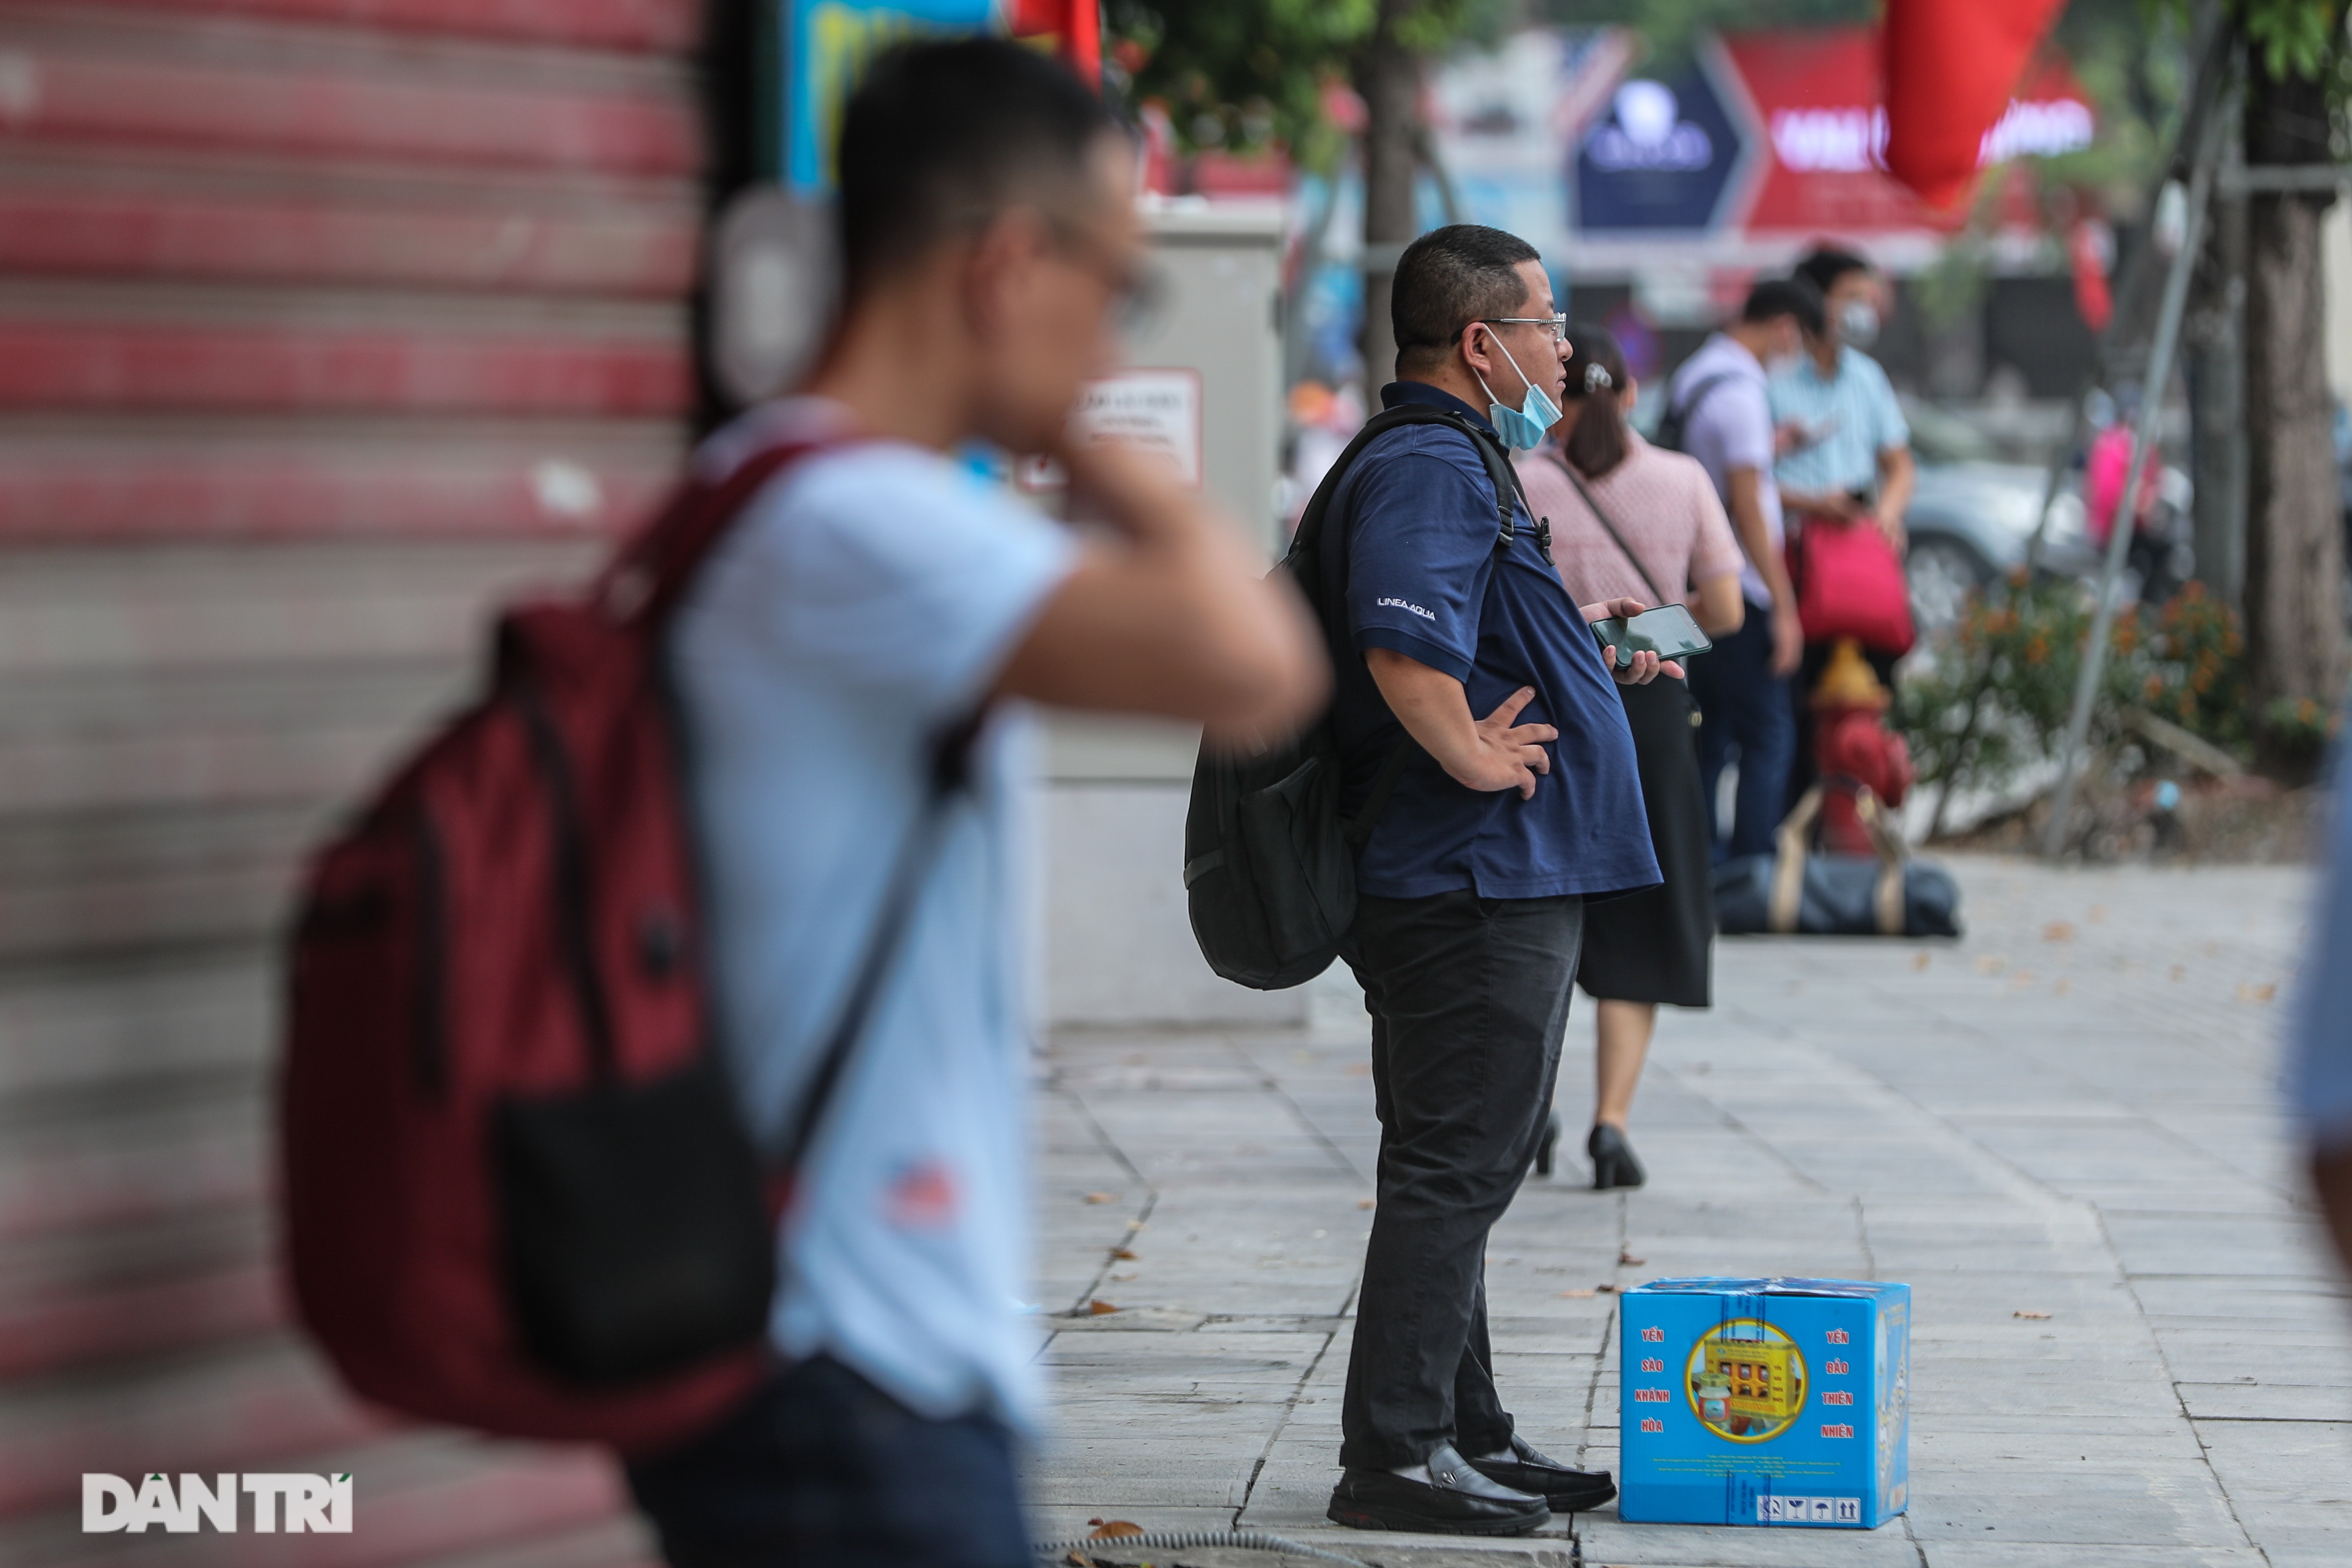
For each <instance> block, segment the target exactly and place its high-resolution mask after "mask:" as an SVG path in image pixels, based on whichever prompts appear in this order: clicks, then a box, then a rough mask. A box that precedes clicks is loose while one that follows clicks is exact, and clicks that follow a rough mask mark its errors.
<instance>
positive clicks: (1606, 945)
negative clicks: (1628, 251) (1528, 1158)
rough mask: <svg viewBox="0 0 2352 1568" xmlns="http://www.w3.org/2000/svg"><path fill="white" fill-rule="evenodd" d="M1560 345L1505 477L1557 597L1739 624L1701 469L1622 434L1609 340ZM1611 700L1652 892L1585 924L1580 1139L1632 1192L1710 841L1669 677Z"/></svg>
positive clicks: (1691, 950)
mask: <svg viewBox="0 0 2352 1568" xmlns="http://www.w3.org/2000/svg"><path fill="white" fill-rule="evenodd" d="M1569 340H1570V342H1571V343H1573V344H1574V345H1575V349H1574V352H1573V355H1572V357H1571V358H1570V360H1569V362H1568V390H1567V392H1566V394H1565V395H1564V396H1563V397H1562V398H1561V400H1560V402H1561V406H1562V409H1563V413H1562V415H1561V418H1560V421H1559V423H1558V424H1556V425H1554V426H1552V430H1551V439H1550V440H1549V441H1548V442H1547V443H1546V444H1544V445H1543V446H1541V447H1539V448H1538V449H1537V450H1536V451H1534V452H1528V453H1522V454H1520V455H1519V457H1518V467H1519V477H1520V481H1521V482H1522V483H1523V484H1524V485H1525V486H1527V492H1528V507H1530V508H1531V509H1532V510H1533V511H1534V512H1535V514H1536V516H1538V517H1548V518H1549V520H1550V523H1551V538H1552V558H1553V559H1554V561H1555V562H1556V563H1557V564H1558V566H1559V574H1560V578H1561V580H1562V581H1564V582H1565V583H1566V584H1567V586H1568V591H1569V594H1570V597H1571V598H1572V599H1573V600H1574V601H1576V602H1577V603H1580V604H1589V603H1591V602H1592V601H1594V600H1596V599H1615V598H1630V599H1638V600H1640V601H1642V602H1643V603H1644V604H1660V603H1664V602H1666V601H1675V600H1679V601H1687V602H1688V603H1689V605H1690V608H1691V613H1692V614H1693V615H1694V616H1695V617H1696V619H1697V621H1698V623H1699V625H1700V627H1701V628H1702V629H1703V630H1704V631H1706V633H1707V635H1709V636H1710V637H1720V636H1723V635H1725V634H1727V633H1728V632H1735V631H1737V630H1738V628H1739V623H1740V620H1741V618H1742V616H1743V615H1744V614H1745V607H1744V606H1743V605H1742V603H1741V601H1740V596H1739V564H1740V554H1739V544H1738V540H1737V538H1734V537H1733V535H1732V532H1731V522H1730V519H1729V518H1727V517H1725V516H1724V512H1723V503H1722V502H1721V501H1720V500H1718V499H1717V497H1716V493H1715V485H1714V483H1713V481H1711V480H1710V479H1708V477H1707V474H1706V469H1705V468H1703V467H1701V466H1700V465H1699V464H1698V461H1697V460H1696V458H1691V457H1685V456H1684V455H1681V454H1680V453H1675V452H1667V451H1664V450H1661V449H1660V448H1658V447H1655V446H1653V445H1651V444H1649V443H1648V442H1646V441H1644V440H1643V439H1642V437H1641V436H1640V435H1639V434H1636V433H1635V432H1634V431H1633V428H1632V426H1630V425H1629V424H1628V423H1626V418H1625V416H1626V414H1627V413H1629V412H1630V411H1631V410H1632V408H1633V398H1634V391H1635V389H1634V385H1633V377H1632V376H1630V375H1628V374H1627V373H1626V370H1625V356H1624V354H1623V352H1622V350H1620V349H1619V348H1618V346H1617V340H1615V339H1614V338H1612V337H1611V336H1610V335H1609V333H1608V332H1606V331H1604V330H1603V329H1601V328H1599V327H1591V326H1579V327H1574V328H1571V329H1570V330H1569ZM1696 657H1699V658H1702V659H1703V658H1705V657H1706V654H1704V653H1701V654H1698V655H1696ZM1617 695H1618V696H1619V697H1620V698H1621V699H1622V701H1623V702H1624V704H1625V720H1626V723H1627V724H1628V725H1629V726H1630V727H1632V729H1633V749H1634V754H1635V759H1636V762H1637V764H1638V766H1639V767H1640V769H1641V778H1642V798H1643V804H1644V806H1645V807H1646V808H1647V810H1648V812H1649V818H1650V838H1651V841H1652V843H1653V845H1654V848H1655V849H1656V852H1657V856H1658V869H1659V872H1660V873H1662V874H1663V875H1664V879H1665V880H1664V883H1663V884H1662V885H1660V886H1657V887H1654V888H1651V889H1649V890H1648V891H1646V892H1643V893H1637V894H1631V895H1629V896H1627V897H1624V898H1621V899H1615V900H1612V901H1611V902H1610V904H1608V905H1607V906H1606V907H1605V908H1604V909H1602V910H1600V911H1597V912H1596V917H1595V918H1594V919H1593V920H1591V922H1589V923H1588V924H1587V925H1586V926H1585V935H1584V951H1583V956H1582V957H1581V958H1580V960H1579V962H1578V966H1577V975H1576V978H1577V984H1579V985H1580V986H1581V987H1583V988H1584V990H1585V992H1586V994H1587V995H1589V996H1591V997H1592V998H1594V999H1595V1000H1596V1001H1597V1002H1598V1004H1599V1007H1598V1011H1599V1014H1600V1022H1599V1024H1598V1026H1597V1038H1596V1041H1595V1049H1594V1096H1593V1109H1592V1131H1591V1134H1590V1135H1589V1136H1588V1137H1587V1138H1586V1140H1585V1152H1586V1153H1587V1154H1588V1155H1590V1156H1591V1160H1592V1185H1593V1186H1596V1187H1614V1186H1641V1185H1642V1181H1643V1170H1642V1164H1641V1162H1640V1161H1639V1160H1637V1159H1635V1158H1634V1157H1633V1145H1631V1144H1630V1143H1628V1142H1627V1141H1626V1135H1625V1123H1626V1119H1627V1117H1628V1116H1629V1115H1630V1114H1631V1113H1632V1112H1633V1090H1634V1087H1635V1085H1637V1084H1638V1083H1639V1082H1641V1077H1642V1063H1643V1059H1644V1058H1646V1057H1647V1056H1648V1054H1649V1051H1650V1037H1651V1035H1652V1033H1653V1032H1654V1030H1656V1028H1657V1022H1658V1005H1659V1004H1660V1003H1661V1002H1664V1003H1669V1004H1671V1005H1673V1006H1675V1007H1685V1008H1703V1007H1706V1006H1707V1005H1708V1003H1709V970H1710V967H1711V959H1712V956H1713V952H1714V945H1715V897H1714V884H1713V880H1712V868H1711V866H1710V863H1709V862H1710V859H1711V849H1710V846H1711V844H1712V841H1713V838H1714V835H1713V834H1711V833H1710V832H1709V831H1707V820H1708V807H1707V802H1706V800H1703V799H1702V797H1701V791H1700V789H1699V772H1698V749H1697V737H1696V730H1695V728H1694V727H1695V726H1696V724H1697V723H1698V712H1697V709H1696V706H1695V705H1694V704H1693V703H1692V701H1691V697H1690V692H1689V689H1688V688H1687V687H1685V685H1683V683H1682V682H1680V681H1654V682H1652V683H1651V684H1650V685H1645V686H1620V687H1619V688H1618V689H1617ZM1558 1136H1559V1116H1558V1115H1557V1114H1556V1113H1555V1114H1554V1116H1553V1117H1552V1123H1551V1131H1550V1132H1549V1134H1547V1135H1546V1137H1545V1140H1544V1145H1543V1150H1542V1154H1541V1156H1540V1158H1539V1159H1538V1168H1541V1169H1546V1170H1549V1167H1550V1161H1551V1149H1552V1145H1553V1143H1554V1141H1555V1140H1556V1139H1557V1138H1558Z"/></svg>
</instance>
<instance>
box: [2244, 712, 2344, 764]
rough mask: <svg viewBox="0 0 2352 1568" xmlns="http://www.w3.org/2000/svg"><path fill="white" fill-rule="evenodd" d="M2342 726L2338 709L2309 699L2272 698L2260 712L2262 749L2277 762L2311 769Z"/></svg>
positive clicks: (2341, 718)
mask: <svg viewBox="0 0 2352 1568" xmlns="http://www.w3.org/2000/svg"><path fill="white" fill-rule="evenodd" d="M2342 723H2343V717H2342V715H2341V713H2340V712H2339V711H2338V710H2336V709H2335V708H2332V707H2323V706H2320V704H2318V703H2316V702H2315V701H2313V700H2312V699H2311V698H2309V697H2273V698H2272V699H2271V700H2270V702H2269V703H2268V705H2266V706H2264V707H2263V742H2264V747H2265V749H2266V750H2267V751H2269V752H2271V753H2272V754H2273V755H2274V756H2276V757H2277V758H2281V759H2284V760H2288V761H2293V762H2295V763H2298V764H2301V765H2303V766H2305V767H2312V766H2315V765H2316V764H2317V763H2318V761H2319V759H2320V758H2321V757H2322V756H2323V755H2324V754H2325V753H2326V750H2327V747H2328V744H2329V743H2330V742H2331V741H2333V740H2334V739H2335V738H2336V730H2337V728H2338V727H2340V726H2341V725H2342Z"/></svg>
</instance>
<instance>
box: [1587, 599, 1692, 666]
mask: <svg viewBox="0 0 2352 1568" xmlns="http://www.w3.org/2000/svg"><path fill="white" fill-rule="evenodd" d="M1592 634H1593V635H1594V636H1596V637H1598V638H1600V639H1601V646H1602V647H1604V648H1607V649H1608V650H1609V661H1610V663H1612V664H1615V665H1616V666H1617V667H1618V668H1619V669H1621V670H1622V669H1623V668H1625V666H1627V665H1628V664H1632V663H1633V655H1634V654H1635V653H1655V654H1656V655H1657V656H1658V657H1659V658H1661V659H1683V658H1687V657H1689V656H1690V655H1691V654H1693V653H1706V651H1707V650H1708V649H1709V648H1712V647H1714V646H1715V644H1714V643H1711V642H1709V641H1708V640H1707V635H1706V632H1702V631H1700V630H1699V629H1698V622H1696V621H1695V620H1693V619H1691V612H1690V607H1689V606H1688V605H1685V604H1661V605H1659V606H1658V607H1657V608H1656V609H1655V610H1644V611H1643V612H1642V613H1640V614H1639V615H1636V616H1633V618H1632V619H1630V620H1628V619H1626V618H1625V617H1623V616H1619V615H1612V616H1611V617H1609V619H1607V620H1605V621H1595V622H1593V623H1592Z"/></svg>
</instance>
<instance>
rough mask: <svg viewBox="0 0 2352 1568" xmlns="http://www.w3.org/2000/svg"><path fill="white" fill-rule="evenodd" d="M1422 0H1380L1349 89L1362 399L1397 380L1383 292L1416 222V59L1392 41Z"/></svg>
mask: <svg viewBox="0 0 2352 1568" xmlns="http://www.w3.org/2000/svg"><path fill="white" fill-rule="evenodd" d="M1420 4H1421V0H1381V16H1380V22H1379V24H1378V25H1377V26H1375V27H1374V29H1373V31H1372V36H1371V37H1370V39H1368V40H1367V41H1366V42H1365V45H1364V47H1363V50H1362V52H1361V53H1360V54H1359V55H1358V56H1357V57H1356V92H1357V95H1358V96H1359V97H1360V98H1361V99H1363V100H1364V115H1365V126H1364V330H1363V336H1362V338H1361V339H1360V343H1361V344H1362V347H1363V353H1364V380H1365V382H1366V383H1367V384H1366V386H1365V388H1364V391H1365V394H1366V401H1367V402H1377V396H1378V393H1379V392H1380V389H1381V387H1382V386H1384V385H1386V384H1387V383H1388V382H1391V381H1392V380H1394V379H1395V377H1396V333H1395V330H1394V329H1392V328H1391V325H1390V323H1389V290H1390V285H1391V281H1392V280H1393V278H1394V277H1395V274H1396V264H1397V256H1398V254H1399V253H1400V252H1401V251H1402V250H1403V248H1404V246H1405V245H1406V244H1407V243H1408V242H1409V241H1411V240H1412V237H1413V235H1415V234H1417V233H1418V232H1420V225H1419V223H1418V222H1417V221H1416V219H1415V214H1414V213H1413V175H1414V172H1415V164H1416V162H1418V160H1417V159H1416V158H1415V156H1414V151H1413V150H1414V148H1415V147H1417V146H1418V145H1419V143H1420V135H1419V126H1420V119H1421V62H1420V61H1419V60H1418V59H1416V58H1415V57H1413V56H1412V53H1411V52H1410V51H1409V50H1407V49H1406V48H1405V47H1404V46H1403V45H1402V43H1400V42H1399V41H1398V39H1397V24H1398V23H1399V22H1400V21H1402V19H1403V18H1404V17H1406V16H1410V15H1411V14H1412V12H1414V11H1415V10H1417V9H1419V7H1420Z"/></svg>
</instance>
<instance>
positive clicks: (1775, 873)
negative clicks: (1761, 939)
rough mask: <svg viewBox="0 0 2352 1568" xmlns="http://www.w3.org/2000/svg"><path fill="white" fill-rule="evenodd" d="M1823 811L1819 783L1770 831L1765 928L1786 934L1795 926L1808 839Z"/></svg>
mask: <svg viewBox="0 0 2352 1568" xmlns="http://www.w3.org/2000/svg"><path fill="white" fill-rule="evenodd" d="M1821 813H1822V787H1821V786H1820V785H1819V784H1816V785H1814V786H1813V787H1812V788H1811V789H1808V790H1806V791H1805V792H1804V794H1803V795H1802V796H1801V798H1800V799H1799V800H1798V801H1797V804H1796V806H1795V808H1794V809H1793V810H1790V813H1789V815H1788V816H1787V818H1786V819H1784V820H1783V821H1781V823H1780V827H1779V828H1778V829H1776V830H1775V831H1773V834H1772V837H1773V839H1774V841H1775V847H1774V851H1773V858H1772V892H1771V896H1770V897H1769V899H1767V900H1766V902H1765V904H1764V928H1765V929H1766V930H1768V931H1773V932H1777V933H1779V934H1780V935H1781V936H1788V935H1790V933H1792V932H1794V931H1795V930H1796V929H1797V915H1798V912H1799V910H1800V908H1801V906H1802V904H1803V902H1804V892H1805V856H1806V852H1807V847H1808V846H1807V841H1808V840H1809V839H1810V838H1811V834H1812V831H1813V819H1814V818H1815V817H1818V816H1820V815H1821Z"/></svg>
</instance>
